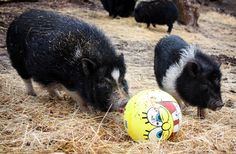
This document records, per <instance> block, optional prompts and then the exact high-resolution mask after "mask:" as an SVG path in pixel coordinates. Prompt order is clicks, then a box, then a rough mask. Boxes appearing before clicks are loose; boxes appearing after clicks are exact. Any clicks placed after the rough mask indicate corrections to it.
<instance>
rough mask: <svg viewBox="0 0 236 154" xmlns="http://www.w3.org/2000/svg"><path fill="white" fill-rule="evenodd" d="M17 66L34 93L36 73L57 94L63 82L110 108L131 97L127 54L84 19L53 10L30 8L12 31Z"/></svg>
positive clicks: (82, 98) (80, 98)
mask: <svg viewBox="0 0 236 154" xmlns="http://www.w3.org/2000/svg"><path fill="white" fill-rule="evenodd" d="M7 49H8V52H9V55H10V59H11V63H12V66H13V67H14V68H15V69H16V71H17V72H18V74H19V75H20V76H21V78H22V79H23V81H24V83H25V85H26V90H27V93H28V94H30V95H35V92H34V89H33V86H32V83H31V78H32V79H34V80H35V81H36V82H38V83H40V84H42V85H44V86H45V87H46V89H47V90H48V92H49V94H50V95H51V96H52V97H53V96H57V95H58V91H57V89H56V88H57V87H58V85H60V86H62V87H64V89H65V90H66V91H67V92H68V93H69V94H70V95H71V96H72V98H74V99H75V100H76V101H77V102H79V103H80V108H81V109H84V107H85V106H86V105H92V106H94V107H95V108H98V109H100V110H102V111H106V110H107V109H108V108H109V106H110V105H111V104H112V108H111V109H112V110H119V109H120V108H122V107H123V106H124V105H125V103H126V98H127V97H128V86H127V83H126V80H125V73H126V66H125V63H124V57H123V54H121V55H117V53H116V52H115V49H114V47H113V46H112V44H111V43H110V41H109V40H108V38H107V37H106V36H105V35H104V34H103V33H102V32H101V31H99V30H98V29H97V28H96V27H94V26H91V25H89V24H86V23H84V22H83V21H81V20H78V19H74V18H71V17H68V16H62V15H59V14H56V13H53V12H49V11H41V10H30V11H28V12H25V13H23V14H22V15H20V16H19V17H18V18H16V19H15V20H14V21H13V22H12V23H11V24H10V27H9V29H8V31H7Z"/></svg>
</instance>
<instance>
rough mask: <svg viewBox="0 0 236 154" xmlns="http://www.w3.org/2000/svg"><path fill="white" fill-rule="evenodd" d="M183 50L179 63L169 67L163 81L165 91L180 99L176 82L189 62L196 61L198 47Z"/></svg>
mask: <svg viewBox="0 0 236 154" xmlns="http://www.w3.org/2000/svg"><path fill="white" fill-rule="evenodd" d="M181 50H182V51H183V52H182V53H181V57H180V59H179V62H178V63H175V64H173V65H171V66H170V67H169V69H168V70H167V71H166V75H165V76H164V77H163V80H162V84H163V88H164V90H165V91H167V92H168V93H170V94H172V95H174V97H179V96H178V94H176V80H177V78H178V77H179V76H180V74H181V73H182V71H183V68H184V66H185V65H186V64H187V62H188V61H190V60H191V59H194V57H195V50H196V47H195V46H192V45H190V46H188V47H187V48H183V49H181Z"/></svg>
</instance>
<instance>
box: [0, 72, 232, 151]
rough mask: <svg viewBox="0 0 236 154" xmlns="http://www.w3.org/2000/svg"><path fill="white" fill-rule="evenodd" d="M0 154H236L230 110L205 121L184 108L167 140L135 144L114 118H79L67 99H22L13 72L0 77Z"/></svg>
mask: <svg viewBox="0 0 236 154" xmlns="http://www.w3.org/2000/svg"><path fill="white" fill-rule="evenodd" d="M0 81H1V82H0V83H1V84H0V87H1V89H0V98H1V106H0V113H1V114H0V120H1V121H0V131H1V136H0V149H1V151H0V152H22V153H25V152H29V153H31V152H55V151H57V152H60V151H63V152H76V153H84V152H88V153H162V152H164V153H167V152H168V153H182V152H193V153H202V152H205V153H208V152H216V151H217V152H226V153H231V152H233V151H234V152H235V151H236V140H235V136H236V131H235V130H236V125H235V124H236V120H235V118H234V117H235V116H236V115H235V109H230V108H226V107H224V108H223V109H222V110H221V111H218V112H211V111H210V112H209V113H208V116H207V118H206V119H205V120H199V119H197V118H196V109H193V108H190V109H188V110H187V111H186V112H187V113H186V115H185V116H184V117H183V124H182V128H181V130H180V132H179V133H178V135H177V136H176V137H175V138H174V139H173V140H172V141H164V142H157V143H152V142H145V143H135V142H133V141H131V139H130V138H129V137H128V136H127V134H126V132H125V131H124V127H123V123H122V115H121V114H120V113H108V114H107V113H81V112H79V111H78V109H77V108H76V105H75V104H74V103H73V101H71V100H68V99H67V100H63V101H59V100H56V101H55V100H50V99H49V98H48V95H47V93H46V91H44V90H41V89H40V88H39V87H38V86H37V87H36V90H37V91H38V96H37V97H31V96H26V95H25V94H24V88H22V87H23V83H22V82H21V80H20V78H19V77H18V76H17V75H16V73H11V74H4V75H1V78H0Z"/></svg>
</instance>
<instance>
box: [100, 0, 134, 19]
mask: <svg viewBox="0 0 236 154" xmlns="http://www.w3.org/2000/svg"><path fill="white" fill-rule="evenodd" d="M101 2H102V5H103V7H104V9H105V10H106V11H107V12H108V13H109V16H112V17H113V18H115V17H117V16H120V17H129V16H130V15H131V14H132V12H133V11H134V5H135V0H101Z"/></svg>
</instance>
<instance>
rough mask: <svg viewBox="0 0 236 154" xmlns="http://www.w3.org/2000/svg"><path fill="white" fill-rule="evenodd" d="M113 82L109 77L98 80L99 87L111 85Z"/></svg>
mask: <svg viewBox="0 0 236 154" xmlns="http://www.w3.org/2000/svg"><path fill="white" fill-rule="evenodd" d="M111 84H112V81H111V80H110V79H108V78H103V79H100V80H99V81H98V86H99V87H109V86H110V85H111Z"/></svg>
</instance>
